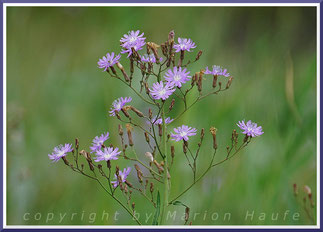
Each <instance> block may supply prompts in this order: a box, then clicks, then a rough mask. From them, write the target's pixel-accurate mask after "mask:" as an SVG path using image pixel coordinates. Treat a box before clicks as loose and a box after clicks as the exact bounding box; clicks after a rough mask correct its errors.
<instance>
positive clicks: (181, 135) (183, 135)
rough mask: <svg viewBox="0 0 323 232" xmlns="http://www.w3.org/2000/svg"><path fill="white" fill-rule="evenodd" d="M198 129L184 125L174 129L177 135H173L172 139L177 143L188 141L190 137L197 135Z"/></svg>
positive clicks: (171, 135)
mask: <svg viewBox="0 0 323 232" xmlns="http://www.w3.org/2000/svg"><path fill="white" fill-rule="evenodd" d="M196 131H197V130H196V129H195V128H192V127H188V126H185V125H182V126H180V127H177V128H174V132H175V133H171V134H170V137H172V140H175V141H176V142H178V141H180V140H183V139H184V140H185V141H187V140H188V137H189V136H193V135H196Z"/></svg>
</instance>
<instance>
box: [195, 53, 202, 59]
mask: <svg viewBox="0 0 323 232" xmlns="http://www.w3.org/2000/svg"><path fill="white" fill-rule="evenodd" d="M202 53H203V52H202V51H199V52H198V53H197V55H196V58H195V61H197V60H199V59H200V57H201V56H202Z"/></svg>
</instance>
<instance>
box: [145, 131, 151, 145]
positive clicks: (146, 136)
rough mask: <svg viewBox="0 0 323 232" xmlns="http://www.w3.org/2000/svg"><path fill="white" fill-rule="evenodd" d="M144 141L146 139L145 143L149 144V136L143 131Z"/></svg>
mask: <svg viewBox="0 0 323 232" xmlns="http://www.w3.org/2000/svg"><path fill="white" fill-rule="evenodd" d="M145 139H146V142H147V143H149V141H150V139H149V135H148V133H147V132H146V131H145Z"/></svg>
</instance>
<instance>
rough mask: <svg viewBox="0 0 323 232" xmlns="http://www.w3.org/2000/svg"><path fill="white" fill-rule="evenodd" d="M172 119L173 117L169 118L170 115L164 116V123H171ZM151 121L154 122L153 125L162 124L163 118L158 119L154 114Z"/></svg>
mask: <svg viewBox="0 0 323 232" xmlns="http://www.w3.org/2000/svg"><path fill="white" fill-rule="evenodd" d="M172 121H174V119H171V118H170V117H168V118H165V123H166V124H169V123H171V122H172ZM153 122H154V125H158V124H163V119H162V118H158V119H157V120H156V116H155V117H153V118H152V119H151V123H153Z"/></svg>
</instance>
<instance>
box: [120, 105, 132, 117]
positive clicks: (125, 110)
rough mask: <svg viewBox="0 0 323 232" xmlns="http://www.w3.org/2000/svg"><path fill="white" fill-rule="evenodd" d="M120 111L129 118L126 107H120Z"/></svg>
mask: <svg viewBox="0 0 323 232" xmlns="http://www.w3.org/2000/svg"><path fill="white" fill-rule="evenodd" d="M121 111H122V113H123V114H124V116H126V117H127V118H130V115H129V113H128V112H127V109H126V107H122V108H121Z"/></svg>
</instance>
